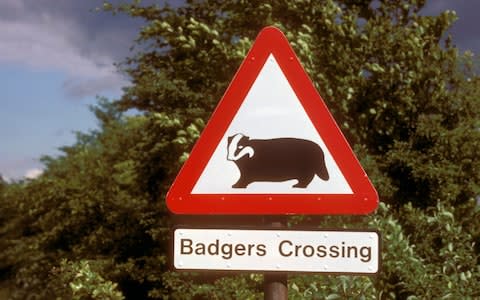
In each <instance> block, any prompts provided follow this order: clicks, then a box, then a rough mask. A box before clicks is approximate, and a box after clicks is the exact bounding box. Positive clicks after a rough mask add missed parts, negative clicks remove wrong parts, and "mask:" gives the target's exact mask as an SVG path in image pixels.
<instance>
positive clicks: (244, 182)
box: [232, 177, 251, 189]
mask: <svg viewBox="0 0 480 300" xmlns="http://www.w3.org/2000/svg"><path fill="white" fill-rule="evenodd" d="M250 183H251V182H249V181H247V180H245V179H244V178H242V177H240V179H238V181H237V182H236V183H235V184H234V185H232V188H235V189H244V188H246V187H247V186H248V185H249V184H250Z"/></svg>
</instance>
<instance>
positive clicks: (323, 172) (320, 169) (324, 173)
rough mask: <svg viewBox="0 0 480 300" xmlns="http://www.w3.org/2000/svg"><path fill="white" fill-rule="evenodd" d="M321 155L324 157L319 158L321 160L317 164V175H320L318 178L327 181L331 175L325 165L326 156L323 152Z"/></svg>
mask: <svg viewBox="0 0 480 300" xmlns="http://www.w3.org/2000/svg"><path fill="white" fill-rule="evenodd" d="M321 154H322V155H321V157H319V160H318V161H317V164H316V167H317V170H316V172H315V173H316V174H317V175H318V177H320V178H321V179H323V180H325V181H327V180H328V179H330V175H328V170H327V166H326V165H325V156H324V155H323V151H321Z"/></svg>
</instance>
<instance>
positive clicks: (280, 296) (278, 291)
mask: <svg viewBox="0 0 480 300" xmlns="http://www.w3.org/2000/svg"><path fill="white" fill-rule="evenodd" d="M267 220H270V221H269V222H268V221H267ZM266 221H267V222H266V223H267V224H270V227H271V228H278V229H280V228H283V227H286V225H287V222H286V217H284V216H278V217H271V218H268V217H267V219H266ZM287 278H288V276H287V274H286V273H265V274H264V275H263V284H264V286H263V293H264V299H265V300H287V299H288V285H287Z"/></svg>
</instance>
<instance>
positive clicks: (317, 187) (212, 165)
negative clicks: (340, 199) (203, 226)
mask: <svg viewBox="0 0 480 300" xmlns="http://www.w3.org/2000/svg"><path fill="white" fill-rule="evenodd" d="M238 133H241V134H243V135H245V136H248V137H250V139H274V138H295V139H304V140H309V141H312V142H314V143H316V144H317V145H319V146H320V148H321V149H322V150H323V153H324V155H325V165H326V169H327V171H328V174H329V179H328V180H322V179H321V178H320V177H318V176H314V177H313V179H312V181H311V182H310V183H309V184H308V185H307V187H305V188H296V187H293V185H295V184H296V183H297V182H298V180H297V179H290V180H285V181H278V182H268V181H255V182H252V183H251V184H249V185H248V186H247V187H245V188H233V187H232V186H233V185H234V184H235V183H236V182H237V181H238V179H239V178H240V175H241V174H240V171H239V169H238V167H237V166H236V164H235V163H234V161H231V160H228V159H227V155H228V142H227V139H228V137H229V136H234V135H236V134H238ZM285 159H291V160H294V159H298V158H297V157H285ZM252 193H253V194H258V193H262V194H264V193H268V194H352V189H351V188H350V186H349V184H348V183H347V181H346V180H345V177H344V176H343V174H342V172H341V170H340V169H339V168H338V166H337V163H336V162H335V160H334V159H333V157H332V155H331V154H330V151H329V150H328V148H327V147H326V146H325V143H324V142H323V140H322V138H321V137H320V135H319V134H318V132H317V130H316V129H315V127H314V126H313V124H312V122H311V121H310V118H309V117H308V115H307V114H306V112H305V110H304V108H303V106H302V105H301V103H300V101H299V100H298V98H297V96H296V95H295V92H294V91H293V89H292V87H291V86H290V84H289V82H288V80H287V78H285V75H284V74H283V72H282V70H281V68H280V66H279V65H278V63H277V61H276V60H275V57H274V56H273V55H272V54H270V55H269V57H268V59H267V60H266V62H265V64H264V66H263V68H262V70H261V71H260V73H259V74H258V77H257V79H256V80H255V82H254V83H253V85H252V87H251V89H250V91H249V92H248V94H247V96H246V98H245V100H244V101H243V103H242V105H241V107H240V109H239V110H238V112H237V114H236V115H235V117H234V119H233V120H232V122H231V123H230V126H229V127H228V130H227V131H226V132H225V134H224V136H223V138H222V139H221V141H220V144H219V145H218V146H217V147H216V149H215V152H214V153H213V155H212V157H211V158H210V160H209V162H208V164H207V166H206V167H205V169H204V170H203V172H202V175H201V176H200V178H199V179H198V181H197V183H196V184H195V186H194V188H193V190H192V194H252Z"/></svg>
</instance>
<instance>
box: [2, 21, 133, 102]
mask: <svg viewBox="0 0 480 300" xmlns="http://www.w3.org/2000/svg"><path fill="white" fill-rule="evenodd" d="M81 29H82V28H81V27H80V26H79V25H78V24H76V23H75V22H73V21H70V20H67V19H62V18H59V17H58V16H56V17H53V16H51V15H49V14H47V13H41V14H39V15H34V16H28V15H27V16H23V17H22V18H20V19H3V20H2V19H0V41H1V43H0V63H6V64H20V65H24V66H27V67H29V68H34V69H42V70H56V71H60V72H63V73H65V74H66V75H67V78H68V79H67V80H66V83H65V84H64V88H65V90H66V92H67V95H69V96H73V97H84V96H93V95H96V94H99V93H102V92H107V91H119V90H120V88H121V87H122V86H125V85H126V83H127V81H126V79H125V78H124V77H123V76H122V75H120V74H119V73H118V72H117V70H116V68H115V66H113V63H114V61H113V58H112V57H110V56H108V55H104V54H103V55H102V54H100V53H95V52H94V51H90V53H88V55H87V54H86V53H82V49H81V48H80V47H79V46H78V45H79V44H81V43H87V42H88V38H87V37H86V36H85V35H86V33H85V32H84V31H82V30H81ZM83 52H85V51H83ZM92 83H93V84H92ZM87 87H88V88H87Z"/></svg>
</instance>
